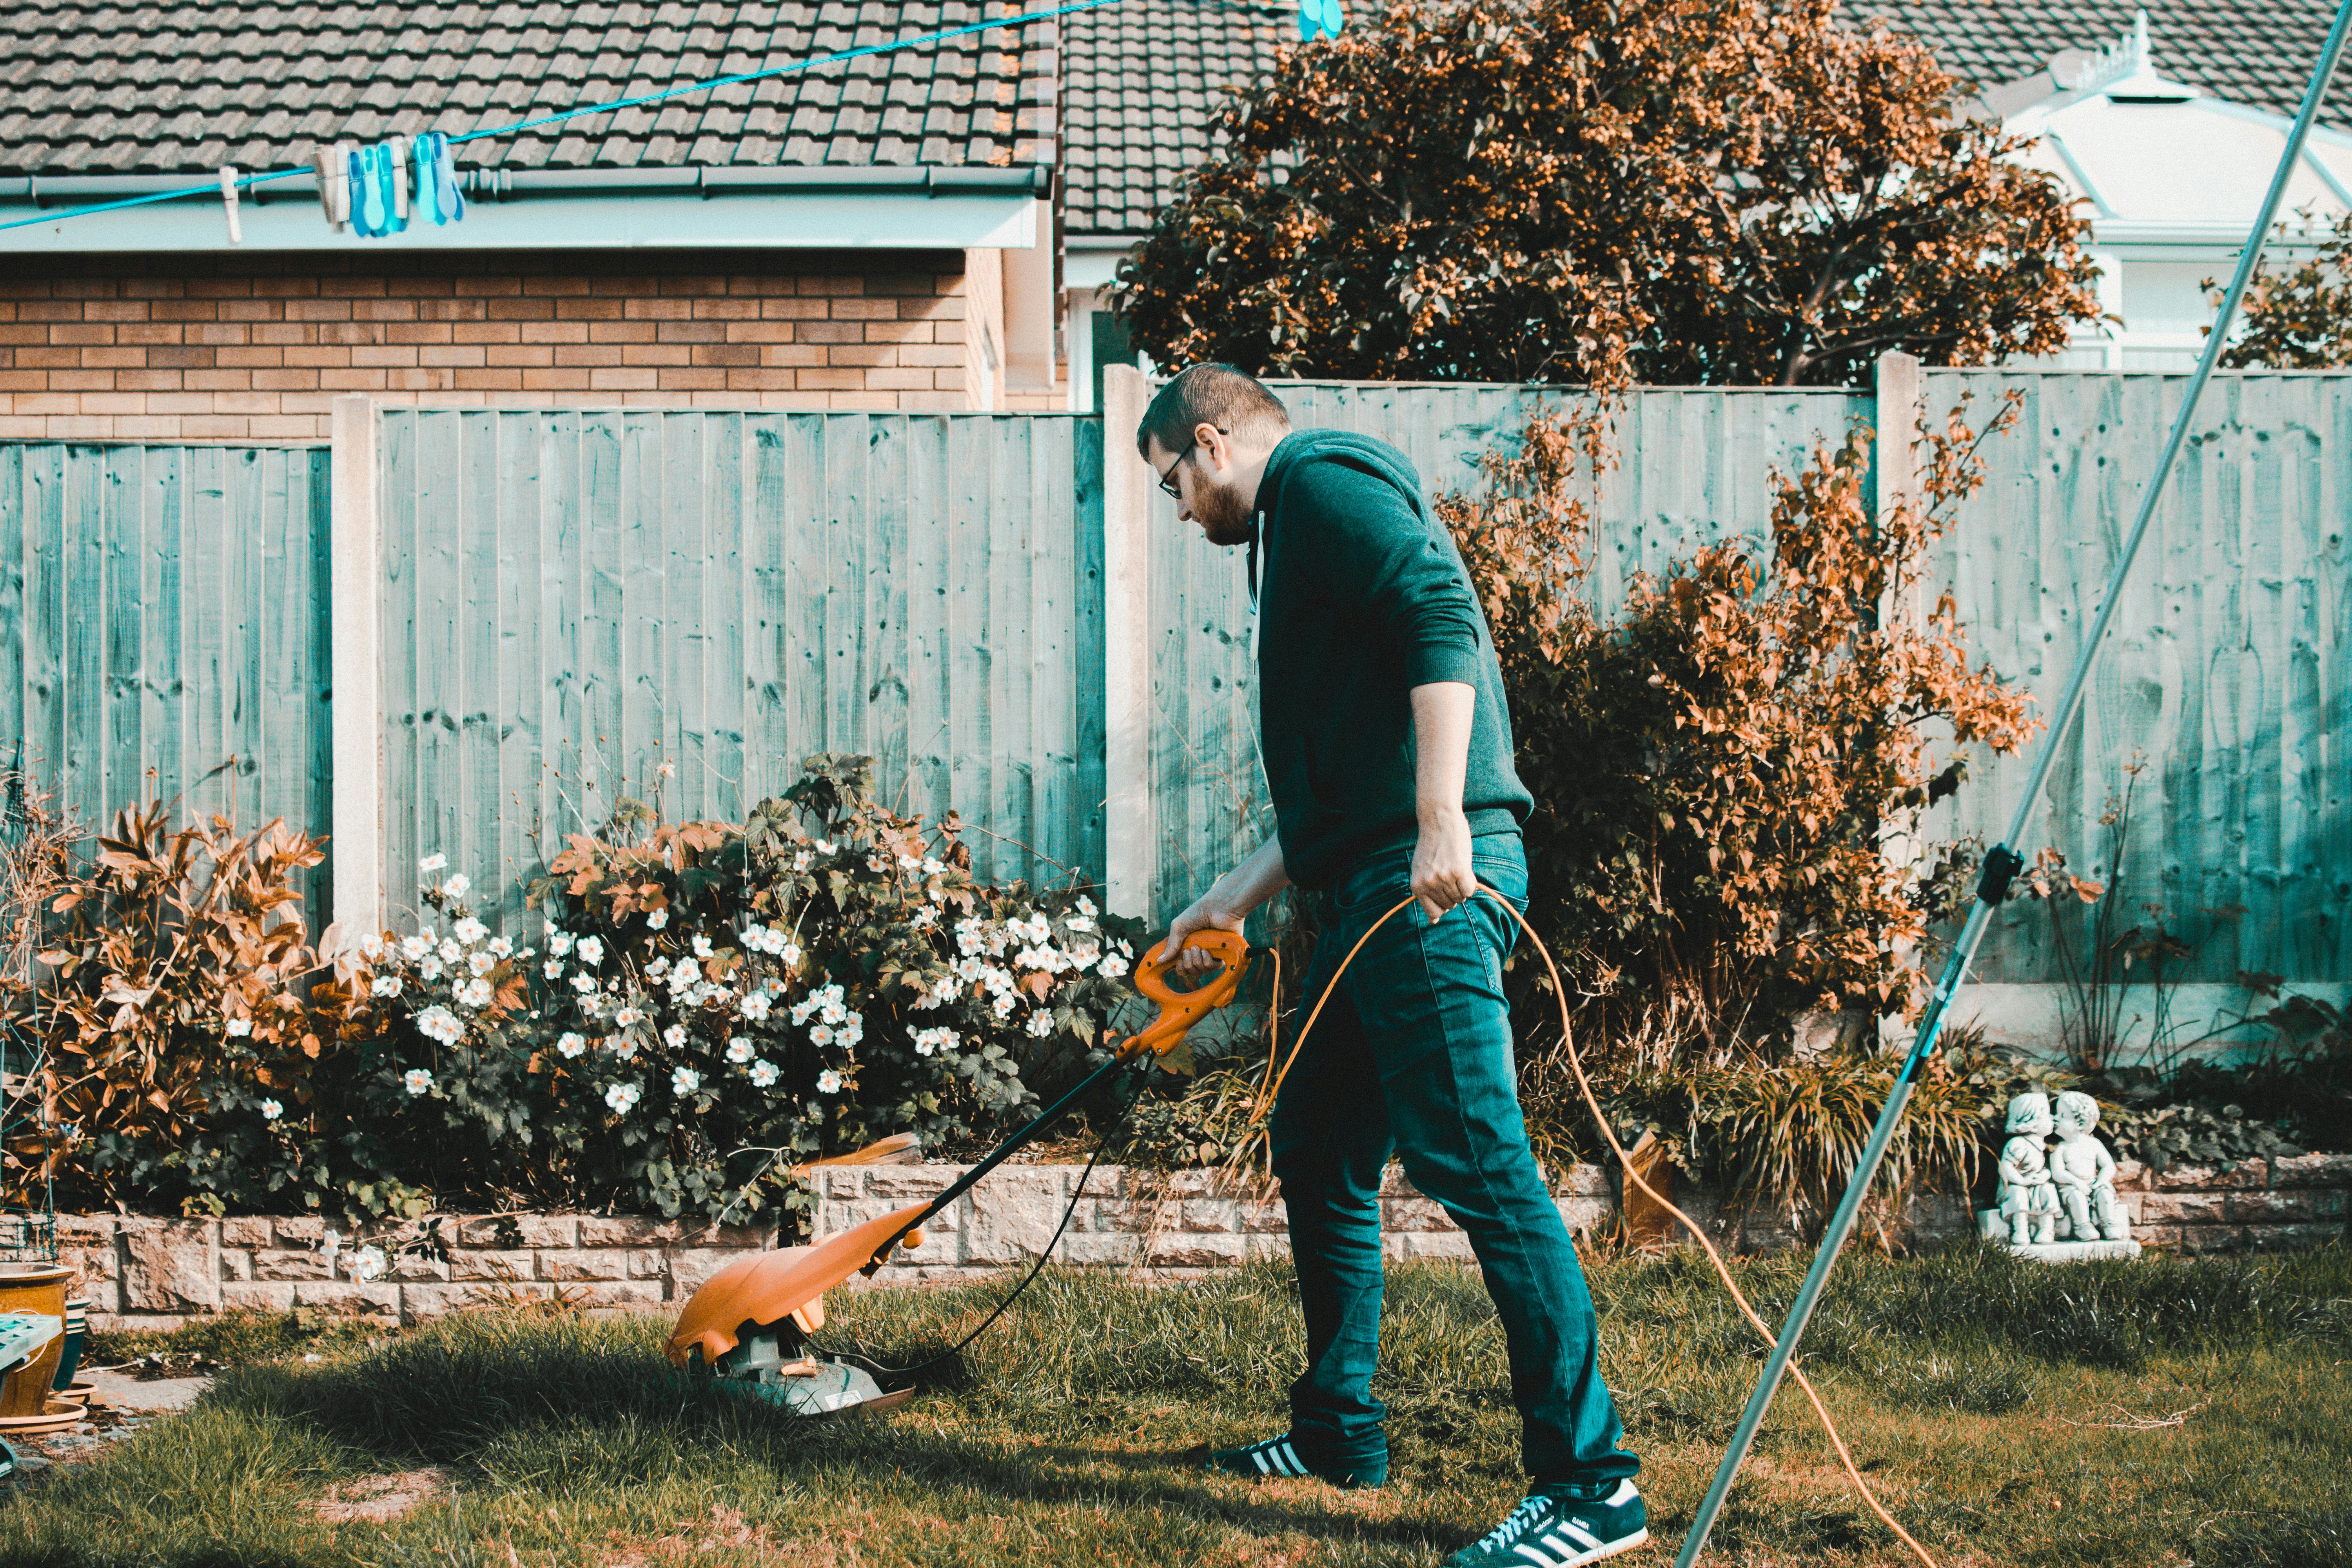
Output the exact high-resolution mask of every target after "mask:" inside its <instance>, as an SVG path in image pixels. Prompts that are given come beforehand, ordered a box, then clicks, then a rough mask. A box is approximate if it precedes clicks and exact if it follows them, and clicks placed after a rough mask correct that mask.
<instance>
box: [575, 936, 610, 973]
mask: <svg viewBox="0 0 2352 1568" xmlns="http://www.w3.org/2000/svg"><path fill="white" fill-rule="evenodd" d="M580 962H581V963H584V964H587V965H588V966H589V967H590V968H592V969H593V968H594V967H595V966H596V965H597V964H600V963H604V938H603V937H600V936H583V937H582V938H581V939H580Z"/></svg>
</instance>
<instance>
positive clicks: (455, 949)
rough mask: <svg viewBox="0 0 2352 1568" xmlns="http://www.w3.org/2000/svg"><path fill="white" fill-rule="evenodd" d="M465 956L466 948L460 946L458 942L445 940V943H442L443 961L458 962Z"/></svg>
mask: <svg viewBox="0 0 2352 1568" xmlns="http://www.w3.org/2000/svg"><path fill="white" fill-rule="evenodd" d="M465 956H466V950H465V949H464V948H462V947H459V946H458V945H457V943H456V942H443V943H442V944H441V953H440V957H441V962H442V963H457V962H458V961H459V960H460V959H462V958H464V957H465Z"/></svg>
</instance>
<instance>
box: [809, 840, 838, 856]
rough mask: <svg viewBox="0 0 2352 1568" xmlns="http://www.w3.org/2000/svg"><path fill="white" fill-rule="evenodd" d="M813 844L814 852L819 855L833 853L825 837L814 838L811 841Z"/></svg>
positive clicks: (831, 846)
mask: <svg viewBox="0 0 2352 1568" xmlns="http://www.w3.org/2000/svg"><path fill="white" fill-rule="evenodd" d="M813 845H814V848H815V850H816V852H817V853H818V854H820V855H830V854H832V853H833V845H832V844H831V843H830V842H828V841H827V840H825V839H823V838H819V839H815V840H814V841H813Z"/></svg>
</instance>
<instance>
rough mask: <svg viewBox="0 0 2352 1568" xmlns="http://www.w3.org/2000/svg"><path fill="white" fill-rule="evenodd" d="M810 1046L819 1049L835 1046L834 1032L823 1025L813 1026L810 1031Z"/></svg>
mask: <svg viewBox="0 0 2352 1568" xmlns="http://www.w3.org/2000/svg"><path fill="white" fill-rule="evenodd" d="M809 1044H811V1045H813V1046H817V1047H824V1046H829V1045H831V1044H833V1031H832V1030H831V1029H828V1028H826V1027H825V1026H824V1025H823V1024H817V1025H814V1026H812V1027H811V1028H810V1029H809Z"/></svg>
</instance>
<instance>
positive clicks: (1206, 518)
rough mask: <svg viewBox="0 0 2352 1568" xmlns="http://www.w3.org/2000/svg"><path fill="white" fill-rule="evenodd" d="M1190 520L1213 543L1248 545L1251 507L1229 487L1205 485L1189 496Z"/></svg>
mask: <svg viewBox="0 0 2352 1568" xmlns="http://www.w3.org/2000/svg"><path fill="white" fill-rule="evenodd" d="M1192 521H1194V522H1197V523H1199V524H1200V525H1201V531H1202V533H1204V534H1206V535H1208V537H1209V542H1210V543H1212V544H1247V543H1248V542H1250V533H1251V522H1252V519H1251V509H1250V508H1249V507H1247V506H1245V505H1244V504H1243V502H1242V499H1241V498H1240V497H1239V496H1237V495H1235V494H1234V492H1233V491H1232V490H1230V489H1226V488H1225V487H1223V486H1222V485H1220V486H1217V487H1214V488H1204V489H1202V490H1201V491H1199V492H1198V493H1196V494H1195V495H1194V496H1193V498H1192Z"/></svg>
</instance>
